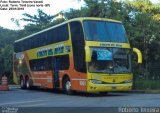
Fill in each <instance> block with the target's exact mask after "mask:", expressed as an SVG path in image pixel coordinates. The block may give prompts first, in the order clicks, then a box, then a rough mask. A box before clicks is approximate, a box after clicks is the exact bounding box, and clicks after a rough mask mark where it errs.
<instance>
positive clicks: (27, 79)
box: [25, 76, 31, 89]
mask: <svg viewBox="0 0 160 113" xmlns="http://www.w3.org/2000/svg"><path fill="white" fill-rule="evenodd" d="M25 86H26V88H27V89H31V84H30V80H29V77H28V76H27V77H26V79H25Z"/></svg>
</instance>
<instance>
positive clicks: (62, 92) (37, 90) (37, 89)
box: [11, 87, 127, 97]
mask: <svg viewBox="0 0 160 113" xmlns="http://www.w3.org/2000/svg"><path fill="white" fill-rule="evenodd" d="M18 90H19V91H22V90H25V91H32V92H33V93H34V92H46V93H53V94H62V95H66V94H65V92H64V91H62V90H56V89H41V88H37V87H35V88H33V89H30V90H26V89H20V88H14V89H11V91H18ZM68 96H81V97H112V96H127V95H126V93H119V92H118V93H117V92H108V93H105V94H99V93H86V92H75V91H74V93H73V94H72V95H68Z"/></svg>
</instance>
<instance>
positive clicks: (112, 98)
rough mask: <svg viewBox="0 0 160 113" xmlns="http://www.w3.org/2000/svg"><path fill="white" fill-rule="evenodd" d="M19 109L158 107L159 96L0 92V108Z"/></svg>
mask: <svg viewBox="0 0 160 113" xmlns="http://www.w3.org/2000/svg"><path fill="white" fill-rule="evenodd" d="M2 105H12V106H19V107H120V106H136V107H137V106H146V107H151V106H154V107H160V94H136V93H109V94H107V95H99V94H86V93H76V94H75V95H71V96H70V95H66V94H64V93H63V92H57V91H51V90H21V89H20V88H12V89H10V91H0V106H2Z"/></svg>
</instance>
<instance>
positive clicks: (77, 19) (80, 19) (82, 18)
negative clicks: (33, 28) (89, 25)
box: [15, 17, 122, 43]
mask: <svg viewBox="0 0 160 113" xmlns="http://www.w3.org/2000/svg"><path fill="white" fill-rule="evenodd" d="M83 20H99V21H108V22H116V23H122V22H121V21H117V20H113V19H106V18H96V17H80V18H74V19H71V20H68V21H65V22H63V23H61V24H57V25H55V26H52V27H49V28H47V29H44V30H41V31H39V32H37V33H34V34H31V35H29V36H26V37H23V38H21V39H18V40H16V41H15V43H16V42H20V41H23V40H25V39H28V38H31V37H32V36H35V35H38V34H40V33H43V32H45V31H48V30H51V29H53V28H56V27H58V26H61V25H63V24H66V23H69V22H72V21H83Z"/></svg>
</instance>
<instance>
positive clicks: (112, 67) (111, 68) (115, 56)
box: [88, 48, 131, 74]
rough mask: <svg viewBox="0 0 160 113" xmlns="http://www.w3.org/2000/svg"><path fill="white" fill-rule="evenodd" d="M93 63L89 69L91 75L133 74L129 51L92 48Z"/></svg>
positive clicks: (90, 63)
mask: <svg viewBox="0 0 160 113" xmlns="http://www.w3.org/2000/svg"><path fill="white" fill-rule="evenodd" d="M91 53H92V55H91V62H89V65H88V68H89V72H91V73H109V74H122V73H131V57H130V50H129V49H122V48H91Z"/></svg>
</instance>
